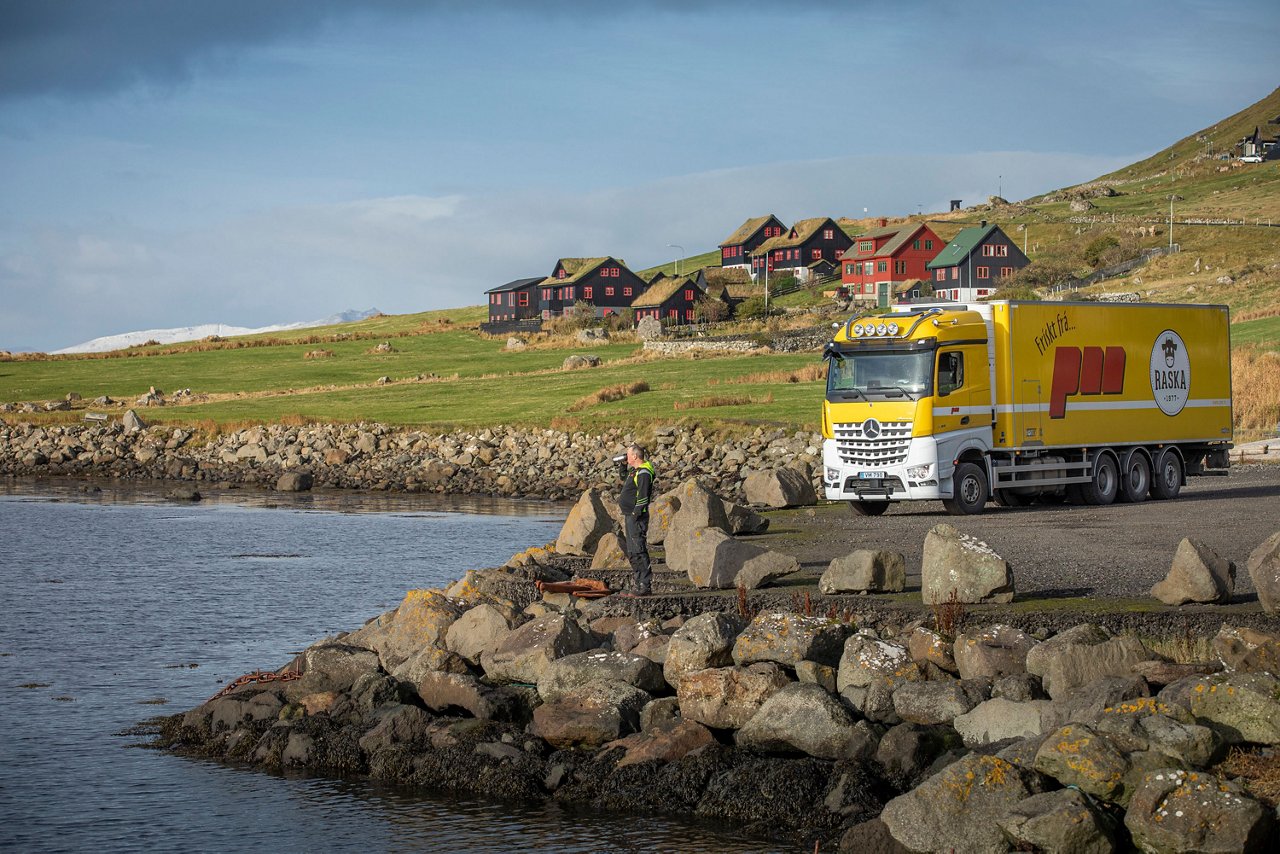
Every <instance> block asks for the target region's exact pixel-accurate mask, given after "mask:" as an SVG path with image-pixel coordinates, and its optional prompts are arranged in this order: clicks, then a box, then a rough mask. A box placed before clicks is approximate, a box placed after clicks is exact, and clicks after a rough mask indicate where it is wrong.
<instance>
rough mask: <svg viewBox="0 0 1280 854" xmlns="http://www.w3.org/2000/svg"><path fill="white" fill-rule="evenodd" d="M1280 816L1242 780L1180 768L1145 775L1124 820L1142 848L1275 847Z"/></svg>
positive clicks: (1246, 849) (1255, 849)
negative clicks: (1251, 792) (1236, 780)
mask: <svg viewBox="0 0 1280 854" xmlns="http://www.w3.org/2000/svg"><path fill="white" fill-rule="evenodd" d="M1275 823H1276V822H1275V817H1274V815H1273V814H1272V813H1271V812H1270V811H1269V810H1267V809H1266V808H1264V807H1263V806H1262V805H1261V804H1259V803H1258V802H1257V801H1255V800H1254V799H1253V798H1251V797H1250V796H1249V795H1248V794H1247V793H1246V792H1245V790H1244V787H1243V786H1241V785H1240V784H1239V783H1237V782H1235V781H1232V780H1226V779H1223V778H1221V777H1217V776H1215V775H1213V774H1204V773H1199V774H1189V773H1187V772H1185V771H1181V770H1178V769H1174V768H1169V769H1162V770H1159V771H1155V772H1153V773H1149V774H1147V775H1145V777H1144V778H1143V780H1142V782H1141V783H1140V784H1139V786H1138V787H1137V791H1136V792H1135V793H1134V795H1133V799H1132V800H1131V801H1130V803H1129V808H1128V810H1126V812H1125V816H1124V824H1125V827H1127V828H1128V829H1129V833H1130V834H1131V835H1132V836H1133V841H1134V844H1135V845H1136V846H1137V847H1138V849H1139V850H1142V851H1154V852H1174V851H1200V852H1206V854H1210V852H1212V854H1217V853H1218V852H1222V854H1227V852H1259V854H1261V852H1264V851H1271V850H1274V847H1273V846H1274V844H1275V833H1276V827H1275Z"/></svg>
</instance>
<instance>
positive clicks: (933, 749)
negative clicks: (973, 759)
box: [875, 723, 960, 788]
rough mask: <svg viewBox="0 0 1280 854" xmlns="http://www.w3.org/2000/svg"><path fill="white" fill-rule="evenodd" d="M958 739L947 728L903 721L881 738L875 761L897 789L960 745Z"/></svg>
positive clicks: (905, 786) (912, 780) (908, 784)
mask: <svg viewBox="0 0 1280 854" xmlns="http://www.w3.org/2000/svg"><path fill="white" fill-rule="evenodd" d="M959 741H960V740H959V738H958V737H956V735H955V734H954V733H953V732H951V731H950V730H948V729H947V728H946V727H925V726H920V725H919V724H903V723H900V724H898V725H897V726H893V727H890V728H889V729H888V730H887V731H886V732H885V733H884V734H883V735H882V736H881V737H880V740H879V742H878V744H877V746H876V753H875V760H876V762H877V763H879V764H880V767H881V768H883V769H884V772H885V776H886V777H887V778H888V779H889V781H890V782H892V783H893V784H894V785H895V786H897V787H898V788H909V787H911V786H913V785H915V783H916V782H917V781H918V780H919V779H920V777H921V775H923V774H924V773H925V770H926V769H927V768H928V767H929V766H930V765H932V764H933V762H934V760H935V759H937V758H938V757H939V756H941V755H942V754H943V753H946V752H947V751H948V750H950V749H951V748H953V747H957V746H959Z"/></svg>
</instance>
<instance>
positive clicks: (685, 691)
mask: <svg viewBox="0 0 1280 854" xmlns="http://www.w3.org/2000/svg"><path fill="white" fill-rule="evenodd" d="M790 681H791V680H790V679H788V678H787V675H786V673H785V672H783V670H782V668H781V667H780V666H778V665H777V664H774V663H773V662H761V663H759V664H752V665H750V666H748V667H716V668H711V669H708V670H695V671H693V672H692V673H685V674H684V675H683V676H682V677H681V679H680V687H679V689H678V690H677V692H676V696H677V697H678V698H679V700H680V717H682V718H684V719H685V720H692V721H697V722H698V723H700V724H703V725H705V726H709V727H711V728H713V729H739V728H741V727H742V726H744V725H745V724H746V723H747V721H749V720H751V718H752V717H754V716H755V714H756V712H758V711H759V710H760V707H761V706H763V705H764V702H765V701H766V700H768V699H769V698H770V697H772V696H773V695H774V694H776V693H777V692H778V691H780V690H781V689H782V688H783V687H784V686H786V685H787V684H788V683H789V682H790Z"/></svg>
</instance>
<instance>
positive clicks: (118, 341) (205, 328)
mask: <svg viewBox="0 0 1280 854" xmlns="http://www.w3.org/2000/svg"><path fill="white" fill-rule="evenodd" d="M378 313H379V312H378V310H377V309H376V308H368V309H365V310H363V311H359V310H357V309H349V310H347V311H341V312H338V313H337V314H331V315H329V316H328V317H325V318H322V319H320V320H304V321H300V322H297V323H281V324H277V325H274V326H260V327H258V328H256V329H250V328H247V327H243V326H228V325H226V324H225V323H205V324H201V325H200V326H178V327H174V328H173V329H144V330H141V331H138V332H122V333H120V334H119V335H107V336H104V337H102V338H94V339H93V340H91V341H85V342H84V343H83V344H76V345H75V346H72V347H65V348H63V349H61V350H54V351H53V352H54V353H55V354H61V353H105V352H108V351H110V350H123V349H124V348H126V347H136V346H138V345H139V344H145V343H146V342H148V341H156V342H159V343H161V344H179V343H181V342H183V341H199V340H200V339H201V338H208V337H209V336H210V335H217V336H219V337H221V338H229V337H231V336H233V335H261V334H263V333H266V332H283V331H285V330H289V329H310V328H312V327H315V326H337V325H339V324H342V323H355V322H356V321H357V320H364V319H365V318H368V317H373V316H374V315H375V314H378Z"/></svg>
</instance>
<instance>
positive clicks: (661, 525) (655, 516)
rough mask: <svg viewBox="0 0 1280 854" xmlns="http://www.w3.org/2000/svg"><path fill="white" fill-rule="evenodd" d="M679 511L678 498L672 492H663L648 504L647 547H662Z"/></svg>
mask: <svg viewBox="0 0 1280 854" xmlns="http://www.w3.org/2000/svg"><path fill="white" fill-rule="evenodd" d="M679 511H680V498H679V497H678V496H677V495H676V494H675V493H674V492H664V493H663V494H662V495H659V496H658V497H657V498H655V499H653V500H652V501H650V502H649V532H648V534H647V535H646V537H645V540H646V541H647V542H648V543H649V545H651V546H660V545H662V543H663V541H664V540H665V539H666V538H667V531H669V530H671V521H672V520H673V519H675V517H676V513H678V512H679Z"/></svg>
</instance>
